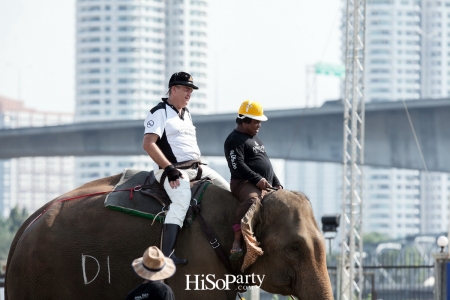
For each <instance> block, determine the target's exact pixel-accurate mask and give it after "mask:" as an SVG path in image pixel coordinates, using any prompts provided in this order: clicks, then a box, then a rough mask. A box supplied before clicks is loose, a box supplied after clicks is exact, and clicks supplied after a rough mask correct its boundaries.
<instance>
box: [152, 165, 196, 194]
mask: <svg viewBox="0 0 450 300" xmlns="http://www.w3.org/2000/svg"><path fill="white" fill-rule="evenodd" d="M201 164H202V162H201V161H200V160H199V159H194V160H188V161H182V162H179V163H173V166H174V167H175V168H177V169H180V170H188V169H197V176H195V178H194V180H200V179H201V178H202V173H203V170H202V167H201V166H200V165H201ZM159 168H160V169H162V168H161V167H159ZM166 177H167V174H166V171H165V170H164V172H163V173H162V175H161V179H160V180H159V185H160V187H161V188H162V189H164V180H166Z"/></svg>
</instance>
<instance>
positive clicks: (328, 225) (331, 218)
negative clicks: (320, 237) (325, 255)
mask: <svg viewBox="0 0 450 300" xmlns="http://www.w3.org/2000/svg"><path fill="white" fill-rule="evenodd" d="M340 219H341V214H335V215H323V216H322V231H323V234H324V236H325V239H327V240H328V242H329V253H330V255H331V240H332V239H334V238H335V237H336V232H337V228H338V227H339V222H340ZM327 232H334V233H335V234H332V235H328V236H327V235H326V233H327Z"/></svg>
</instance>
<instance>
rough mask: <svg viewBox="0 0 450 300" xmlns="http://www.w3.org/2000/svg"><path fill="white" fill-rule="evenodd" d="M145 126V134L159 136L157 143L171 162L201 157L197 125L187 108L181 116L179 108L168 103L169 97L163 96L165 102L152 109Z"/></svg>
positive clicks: (157, 167) (156, 167)
mask: <svg viewBox="0 0 450 300" xmlns="http://www.w3.org/2000/svg"><path fill="white" fill-rule="evenodd" d="M144 126H145V132H144V134H147V133H154V134H156V135H158V136H159V139H158V141H157V142H156V145H157V146H158V147H159V148H160V149H161V151H162V153H163V154H164V155H165V156H166V158H167V159H168V160H169V161H170V162H171V163H177V162H183V161H188V160H193V159H200V149H199V147H198V144H197V135H196V130H195V126H194V124H193V123H192V118H191V114H190V113H189V110H188V109H187V108H183V109H182V111H181V116H180V115H178V111H177V109H176V108H175V107H174V106H172V105H170V104H169V103H167V98H163V102H160V103H159V104H158V105H156V106H155V107H153V108H152V109H151V110H150V112H149V113H148V115H147V118H146V119H145V122H144ZM155 169H159V166H155Z"/></svg>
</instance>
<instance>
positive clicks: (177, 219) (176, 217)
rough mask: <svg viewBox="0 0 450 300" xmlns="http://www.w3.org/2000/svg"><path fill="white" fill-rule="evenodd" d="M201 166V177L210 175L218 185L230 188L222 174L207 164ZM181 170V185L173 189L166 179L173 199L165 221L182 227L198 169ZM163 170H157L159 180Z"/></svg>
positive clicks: (168, 192)
mask: <svg viewBox="0 0 450 300" xmlns="http://www.w3.org/2000/svg"><path fill="white" fill-rule="evenodd" d="M201 168H202V177H201V178H205V177H209V178H210V179H211V180H212V181H213V183H214V184H215V185H217V186H218V187H221V188H223V189H225V190H227V191H229V190H230V184H229V183H228V182H227V181H226V180H225V179H224V178H223V177H222V176H220V175H219V173H217V172H216V171H214V170H213V169H211V168H210V167H208V166H205V165H202V166H201ZM179 170H180V172H181V173H182V174H183V178H180V186H179V187H177V188H174V189H173V188H171V187H170V185H169V180H168V178H167V177H166V179H165V180H164V189H165V190H166V192H167V195H169V198H170V200H171V201H172V204H170V208H169V211H168V212H167V215H166V219H165V221H164V223H166V224H177V225H179V226H180V227H183V221H184V218H185V217H186V212H187V210H188V208H189V204H190V202H191V187H190V184H189V182H190V181H191V180H194V179H195V177H197V170H198V169H186V170H181V169H179ZM163 172H164V169H160V170H155V177H156V180H158V182H160V180H161V176H162V173H163Z"/></svg>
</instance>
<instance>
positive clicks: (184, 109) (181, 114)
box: [161, 98, 186, 120]
mask: <svg viewBox="0 0 450 300" xmlns="http://www.w3.org/2000/svg"><path fill="white" fill-rule="evenodd" d="M161 99H162V101H163V102H164V103H165V104H166V105H168V106H170V107H171V108H172V109H173V110H174V111H176V112H177V114H178V115H179V116H180V119H181V120H184V113H185V112H186V107H183V108H182V109H181V113H180V112H179V111H178V109H177V108H176V107H175V106H173V105H172V104H170V103H169V102H167V100H169V98H161Z"/></svg>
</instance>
